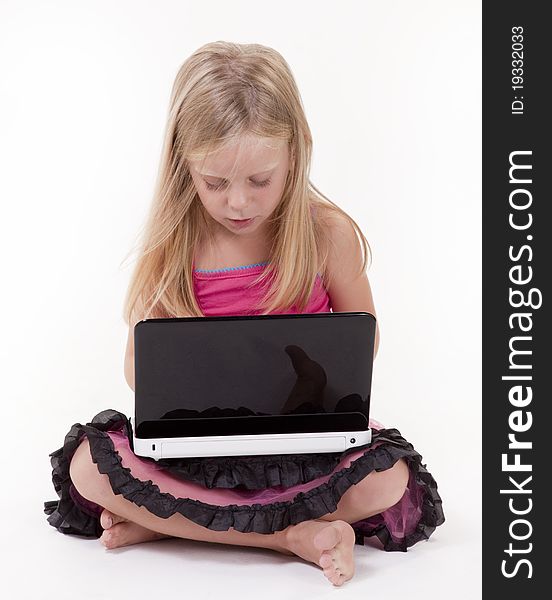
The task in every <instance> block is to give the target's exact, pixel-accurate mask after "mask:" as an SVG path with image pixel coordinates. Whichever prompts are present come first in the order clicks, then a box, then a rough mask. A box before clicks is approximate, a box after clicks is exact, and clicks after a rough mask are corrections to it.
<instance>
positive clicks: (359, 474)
mask: <svg viewBox="0 0 552 600" xmlns="http://www.w3.org/2000/svg"><path fill="white" fill-rule="evenodd" d="M370 424H371V426H372V429H373V436H372V443H371V444H370V445H368V446H365V447H363V448H360V449H358V448H354V449H349V450H346V451H345V452H339V453H331V454H328V453H321V454H285V455H263V456H244V457H215V458H210V457H208V458H179V459H176V458H174V459H164V460H160V461H155V460H153V459H151V458H144V457H138V456H136V455H135V454H134V453H133V451H132V449H131V446H130V444H129V439H130V438H131V436H132V431H131V428H130V423H129V421H128V418H127V417H126V416H125V415H124V414H122V413H120V412H118V411H115V410H104V411H102V412H100V413H99V414H97V415H96V416H95V417H94V418H93V419H92V421H91V422H90V423H87V424H86V425H81V424H80V423H76V424H75V425H73V426H72V427H71V429H70V430H69V432H68V434H67V435H66V436H65V441H64V444H63V446H62V447H61V448H59V450H56V451H55V452H53V453H52V454H50V458H51V464H52V468H53V470H52V482H53V484H54V488H55V491H56V492H57V495H58V496H59V500H51V501H47V502H44V512H45V513H46V514H47V515H48V522H49V523H50V525H52V526H53V527H55V528H56V529H57V530H58V531H60V532H62V533H67V534H74V535H82V536H86V537H95V538H98V537H100V536H101V534H102V531H103V529H102V527H101V525H100V514H101V511H102V510H103V508H102V507H101V506H99V505H98V504H95V503H94V502H91V501H89V500H87V499H85V498H83V497H82V496H81V495H80V494H79V493H78V492H77V490H76V488H75V487H74V485H73V483H72V482H71V479H70V477H69V463H70V461H71V458H72V457H73V454H74V452H75V450H76V449H77V447H78V445H79V444H80V442H81V441H82V440H83V437H84V436H87V438H88V440H89V442H90V451H91V454H92V460H93V461H94V463H96V464H97V465H98V470H99V472H100V473H105V474H107V475H108V478H109V482H110V484H111V487H112V489H113V492H114V493H115V494H121V495H122V496H123V497H124V498H126V499H127V500H129V501H130V502H134V503H135V504H136V505H138V506H145V507H146V508H147V509H148V510H149V511H150V512H151V513H152V514H155V515H157V516H158V517H161V518H168V517H170V516H171V515H173V514H175V513H177V512H178V513H180V514H182V515H183V516H184V517H186V518H187V519H190V520H191V521H193V522H195V523H197V524H199V525H202V526H204V527H207V528H209V529H212V530H215V531H226V530H228V529H230V528H231V527H232V528H234V529H235V530H236V531H241V532H244V533H249V532H257V533H264V534H270V533H274V532H275V531H281V530H283V529H285V528H287V527H288V526H289V525H294V524H297V523H300V522H301V521H305V520H309V519H316V518H319V517H321V516H323V515H325V514H327V513H331V512H334V511H335V510H337V504H338V502H339V500H340V499H341V497H342V496H343V494H345V492H346V491H347V490H348V489H349V488H350V487H351V486H352V485H355V484H357V483H358V482H359V481H361V480H362V479H364V477H366V476H367V475H368V474H369V473H371V472H372V471H383V470H385V469H389V468H390V467H392V466H393V465H394V464H395V463H396V462H397V461H398V460H399V459H400V458H404V459H405V460H406V462H407V464H408V466H409V470H410V478H409V482H408V487H407V489H406V491H405V493H404V495H403V497H402V498H401V500H400V501H399V502H398V503H397V504H395V505H394V506H392V507H390V508H388V509H387V510H385V511H384V512H382V513H380V514H377V515H374V516H371V517H368V518H366V519H363V520H361V521H357V522H355V523H352V524H351V525H352V527H353V529H354V530H355V533H356V543H357V544H364V543H365V539H366V538H368V537H371V536H377V538H378V539H379V541H380V542H381V545H382V547H383V548H384V549H385V550H388V551H393V550H399V551H406V549H407V548H408V547H410V546H412V545H413V544H415V543H416V542H419V541H421V540H427V539H428V538H429V536H430V535H431V534H432V533H433V531H434V530H435V528H436V527H437V526H438V525H441V524H442V523H443V522H444V515H443V510H442V506H441V498H440V496H439V494H438V492H437V484H436V482H435V480H434V479H433V477H432V476H431V474H430V473H429V472H428V471H427V469H426V466H425V465H423V464H422V457H421V456H420V454H418V453H417V452H416V451H415V450H414V448H413V446H412V444H410V443H409V442H407V441H406V440H405V439H404V438H403V437H402V436H401V435H400V433H399V431H397V430H396V429H385V428H383V426H381V425H380V424H379V423H377V422H376V421H373V420H371V423H370Z"/></svg>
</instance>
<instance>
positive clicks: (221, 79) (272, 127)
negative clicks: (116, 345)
mask: <svg viewBox="0 0 552 600" xmlns="http://www.w3.org/2000/svg"><path fill="white" fill-rule="evenodd" d="M243 135H256V136H259V137H266V138H275V139H280V140H282V139H283V140H287V142H288V144H289V152H290V154H289V155H290V171H289V173H288V178H287V180H286V183H285V186H284V190H283V192H282V198H281V201H280V204H279V205H278V207H277V208H276V209H275V210H274V212H273V214H272V215H271V217H270V218H269V220H268V231H269V235H270V240H269V242H270V244H269V246H270V247H271V250H270V256H269V260H268V265H267V268H266V269H264V270H263V272H262V273H261V274H260V276H259V277H258V279H257V280H256V281H255V283H259V282H266V281H268V280H269V278H270V280H271V284H270V286H268V288H267V293H266V294H265V296H264V297H263V299H262V301H261V303H260V305H259V306H258V307H257V310H259V311H260V312H261V314H267V313H270V312H273V311H281V312H285V311H286V310H288V309H289V308H291V307H292V306H296V308H297V309H298V310H299V311H302V310H303V309H304V308H305V306H306V305H307V303H308V300H309V298H310V296H311V293H312V290H313V287H314V284H315V277H316V274H317V272H320V273H321V275H322V278H323V281H324V283H325V284H326V285H327V284H328V283H329V280H328V276H327V272H326V269H325V267H326V264H327V258H328V252H329V237H328V235H327V219H326V218H325V217H324V215H330V214H334V215H335V214H336V213H339V214H341V215H342V216H343V217H345V218H346V219H347V220H348V221H349V222H350V224H351V225H352V226H353V227H354V229H355V232H356V234H357V236H358V238H359V240H360V242H361V246H362V252H363V265H362V270H364V269H365V268H366V265H367V257H368V248H369V244H368V241H367V240H366V238H365V236H364V235H363V233H362V231H361V230H360V227H359V226H358V225H357V223H356V222H355V221H354V220H353V219H352V218H351V217H349V216H348V215H347V214H346V213H345V212H344V211H343V210H342V209H340V208H339V207H338V206H337V205H336V204H334V203H333V202H332V201H331V200H329V199H328V198H326V196H324V195H323V194H322V193H321V192H320V191H318V190H317V189H316V187H315V186H314V185H313V184H312V183H311V182H310V180H309V171H310V161H311V153H312V136H311V132H310V129H309V126H308V123H307V120H306V117H305V113H304V109H303V105H302V101H301V97H300V95H299V91H298V89H297V85H296V83H295V80H294V77H293V75H292V73H291V70H290V68H289V66H288V64H287V63H286V61H285V60H284V58H283V57H282V56H281V55H280V54H279V53H278V52H277V51H275V50H273V49H272V48H269V47H266V46H263V45H260V44H236V43H231V42H224V41H217V42H212V43H209V44H205V45H204V46H202V47H201V48H199V49H198V50H196V51H195V52H194V53H193V54H192V55H191V56H190V57H189V58H188V59H187V60H186V61H185V62H184V63H183V65H182V66H181V67H180V69H179V71H178V73H177V75H176V79H175V82H174V85H173V89H172V93H171V98H170V107H169V112H168V119H167V125H166V129H165V134H164V141H163V149H162V155H161V161H160V166H159V170H158V175H157V181H156V185H155V189H154V197H153V202H152V205H151V209H150V212H149V215H148V216H147V219H146V222H145V225H144V226H143V229H142V234H141V238H140V241H139V251H138V259H137V262H136V265H135V267H134V271H133V274H132V276H131V280H130V284H129V287H128V290H127V294H126V299H125V303H124V314H123V317H124V319H125V322H126V323H127V324H129V325H134V324H135V323H136V322H137V321H139V320H140V319H144V318H150V317H180V316H204V315H203V312H202V310H201V307H200V306H199V304H198V302H197V299H196V297H195V294H194V289H193V263H194V251H195V250H196V248H197V247H198V244H199V242H200V241H201V240H204V239H209V240H210V241H211V242H212V241H213V237H212V233H211V231H210V227H209V223H208V219H207V218H206V215H205V209H204V208H203V205H202V204H201V201H200V199H199V197H198V195H197V191H196V188H195V185H194V183H193V181H192V177H191V175H190V172H189V168H188V160H190V159H192V158H195V157H199V156H206V155H208V154H210V153H212V152H216V151H218V150H219V149H221V148H224V146H225V144H230V143H232V142H233V141H235V140H236V139H238V138H240V137H241V136H243ZM311 209H314V212H315V215H313V214H312V213H311ZM370 255H371V252H370ZM127 256H128V255H127Z"/></svg>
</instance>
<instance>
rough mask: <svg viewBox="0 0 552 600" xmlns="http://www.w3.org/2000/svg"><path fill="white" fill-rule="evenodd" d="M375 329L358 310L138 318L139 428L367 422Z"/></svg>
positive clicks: (301, 428)
mask: <svg viewBox="0 0 552 600" xmlns="http://www.w3.org/2000/svg"><path fill="white" fill-rule="evenodd" d="M374 336H375V318H374V317H373V315H371V314H369V313H359V312H356V313H315V314H301V315H259V316H251V317H250V316H234V317H187V318H175V319H147V320H144V321H140V322H139V323H137V324H136V326H135V329H134V351H135V354H134V357H135V424H136V435H137V436H138V437H145V438H153V437H175V436H179V435H196V436H205V435H228V434H235V435H238V434H254V433H301V432H309V431H312V432H314V431H341V430H342V431H360V430H366V429H367V428H368V414H369V405H370V387H371V380H372V359H373V353H374Z"/></svg>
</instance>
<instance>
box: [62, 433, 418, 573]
mask: <svg viewBox="0 0 552 600" xmlns="http://www.w3.org/2000/svg"><path fill="white" fill-rule="evenodd" d="M69 474H70V477H71V480H72V482H73V485H74V486H75V487H76V488H77V491H78V492H79V493H80V494H81V496H83V497H84V498H87V499H88V500H91V501H92V502H96V503H97V504H99V505H100V506H103V507H104V508H105V509H106V510H104V513H103V514H102V518H101V522H102V526H103V527H104V528H105V529H106V531H104V535H102V538H104V537H105V539H102V542H104V545H106V547H108V548H114V547H118V546H121V545H129V544H132V543H137V542H140V541H149V540H155V539H161V538H166V537H179V538H184V539H190V540H197V541H203V542H215V543H220V544H232V545H238V546H255V547H259V548H268V549H271V550H275V551H277V552H281V553H283V554H288V555H297V556H300V557H301V558H303V559H305V560H308V561H310V562H313V563H315V564H317V565H319V566H321V567H322V568H323V570H324V574H325V575H326V577H327V578H328V579H329V580H330V581H331V582H332V583H333V584H334V585H341V584H342V583H343V582H344V581H347V580H348V579H350V578H351V577H352V576H353V572H354V564H353V547H354V539H355V535H354V531H353V529H352V527H351V525H350V523H354V522H355V521H359V520H361V519H364V518H367V517H370V516H372V515H375V514H378V513H380V512H382V511H384V510H386V509H387V508H389V507H391V506H393V505H394V504H396V503H397V502H398V501H399V500H400V499H401V497H402V495H403V494H404V491H405V489H406V486H407V483H408V476H409V472H408V467H407V465H406V463H405V461H404V460H403V459H401V460H399V461H398V462H397V463H396V464H395V465H394V466H393V467H392V468H390V469H387V470H386V471H381V472H372V473H370V474H369V475H367V476H366V477H365V478H364V479H363V480H362V481H360V482H359V483H358V484H356V485H354V486H352V487H351V488H350V489H349V490H347V492H346V493H345V494H344V495H343V496H342V498H341V500H340V501H339V503H338V507H337V510H336V511H334V512H333V513H328V514H326V515H323V516H321V517H320V518H319V519H315V520H312V521H306V522H303V523H299V524H297V525H291V526H290V527H288V528H287V529H285V530H283V531H277V532H275V533H273V534H260V533H242V532H239V531H235V530H234V529H230V530H228V531H213V530H211V529H208V528H206V527H202V526H201V525H197V524H196V523H194V522H193V521H190V520H189V519H186V517H184V516H183V515H181V514H179V513H176V514H174V515H171V516H170V517H168V518H167V519H163V518H161V517H158V516H156V515H154V514H152V513H150V512H149V511H148V510H147V509H146V508H145V507H143V506H137V505H135V504H134V503H132V502H130V501H129V500H127V499H126V498H124V497H123V496H122V495H120V494H119V495H116V494H114V493H113V490H112V489H111V485H110V483H109V478H108V476H107V475H106V474H102V473H100V472H99V471H98V468H97V465H96V464H95V463H94V462H92V457H91V454H90V445H89V443H88V439H87V438H86V437H84V438H83V441H82V442H81V444H80V445H79V447H78V448H77V450H76V451H75V454H74V455H73V458H72V460H71V464H70V469H69ZM108 518H112V519H113V524H112V526H111V527H110V526H109V523H108V522H107V519H108ZM113 537H115V539H114V540H112V543H111V544H109V543H107V540H109V539H110V538H113ZM117 538H119V539H117ZM125 540H126V541H125Z"/></svg>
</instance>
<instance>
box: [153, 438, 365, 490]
mask: <svg viewBox="0 0 552 600" xmlns="http://www.w3.org/2000/svg"><path fill="white" fill-rule="evenodd" d="M364 447H366V448H368V447H369V445H366V446H357V447H354V448H350V449H347V450H345V451H344V452H335V453H316V454H273V455H259V456H215V457H205V458H203V457H199V458H174V459H173V458H171V459H160V460H158V461H156V464H157V465H158V466H160V467H163V468H164V469H166V470H167V471H170V473H171V475H175V476H177V477H181V478H182V479H185V480H186V481H193V482H194V483H197V484H199V485H201V486H203V487H206V488H228V489H235V488H239V489H244V490H262V489H266V488H268V487H276V486H281V487H285V488H288V487H293V486H295V485H301V484H303V483H308V482H309V481H312V480H313V479H317V478H318V477H324V476H325V475H329V474H330V473H331V472H332V471H333V470H334V469H335V468H336V467H337V465H338V464H339V462H340V461H341V460H342V459H343V458H344V457H345V456H347V455H348V454H352V453H353V452H357V451H358V450H362V449H363V448H364Z"/></svg>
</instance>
